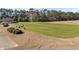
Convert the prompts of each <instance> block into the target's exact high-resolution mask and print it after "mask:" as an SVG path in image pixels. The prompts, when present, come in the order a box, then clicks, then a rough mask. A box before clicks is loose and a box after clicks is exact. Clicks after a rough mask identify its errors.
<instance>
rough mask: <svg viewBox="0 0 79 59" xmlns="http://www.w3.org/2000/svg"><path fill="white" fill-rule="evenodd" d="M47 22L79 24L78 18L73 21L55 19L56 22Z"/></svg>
mask: <svg viewBox="0 0 79 59" xmlns="http://www.w3.org/2000/svg"><path fill="white" fill-rule="evenodd" d="M48 23H58V24H75V25H79V20H75V21H74V20H73V21H56V22H48Z"/></svg>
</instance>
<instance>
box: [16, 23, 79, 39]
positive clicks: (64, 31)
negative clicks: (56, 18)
mask: <svg viewBox="0 0 79 59" xmlns="http://www.w3.org/2000/svg"><path fill="white" fill-rule="evenodd" d="M20 24H24V27H26V30H29V31H33V32H37V33H40V34H44V35H47V36H52V37H58V38H73V37H77V36H79V25H74V24H72V25H69V24H53V23H46V22H20V23H18V24H16V25H17V26H19V25H20Z"/></svg>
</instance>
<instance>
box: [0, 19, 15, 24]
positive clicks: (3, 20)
mask: <svg viewBox="0 0 79 59" xmlns="http://www.w3.org/2000/svg"><path fill="white" fill-rule="evenodd" d="M2 22H7V23H13V22H14V19H13V18H3V19H0V23H2Z"/></svg>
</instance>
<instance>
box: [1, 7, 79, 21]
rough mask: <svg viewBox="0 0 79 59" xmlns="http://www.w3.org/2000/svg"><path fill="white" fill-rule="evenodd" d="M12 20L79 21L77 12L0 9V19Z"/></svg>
mask: <svg viewBox="0 0 79 59" xmlns="http://www.w3.org/2000/svg"><path fill="white" fill-rule="evenodd" d="M6 17H9V18H13V19H14V20H15V21H19V22H20V21H24V22H25V21H30V22H33V21H34V22H37V21H41V22H45V21H64V20H79V13H78V12H75V13H73V12H63V11H61V10H59V11H56V10H47V9H34V8H30V9H29V10H17V9H15V10H13V9H5V8H1V9H0V18H1V19H2V18H6Z"/></svg>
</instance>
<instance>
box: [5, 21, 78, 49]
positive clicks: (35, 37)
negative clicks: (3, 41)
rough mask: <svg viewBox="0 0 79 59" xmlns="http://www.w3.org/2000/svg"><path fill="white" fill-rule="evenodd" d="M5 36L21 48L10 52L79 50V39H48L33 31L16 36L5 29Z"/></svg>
mask: <svg viewBox="0 0 79 59" xmlns="http://www.w3.org/2000/svg"><path fill="white" fill-rule="evenodd" d="M65 23H67V24H71V23H74V24H75V23H77V24H78V23H79V21H74V22H73V21H68V22H65ZM4 32H5V34H6V35H7V36H8V37H9V38H10V39H11V40H12V41H14V42H15V43H17V44H18V45H19V46H18V47H15V48H11V49H9V50H63V49H64V50H69V49H70V50H73V49H75V50H77V49H79V37H75V38H68V39H67V38H66V39H65V38H56V37H48V36H45V35H42V34H38V33H35V32H31V31H24V34H20V35H14V34H11V33H9V32H7V31H6V28H5V29H4Z"/></svg>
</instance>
